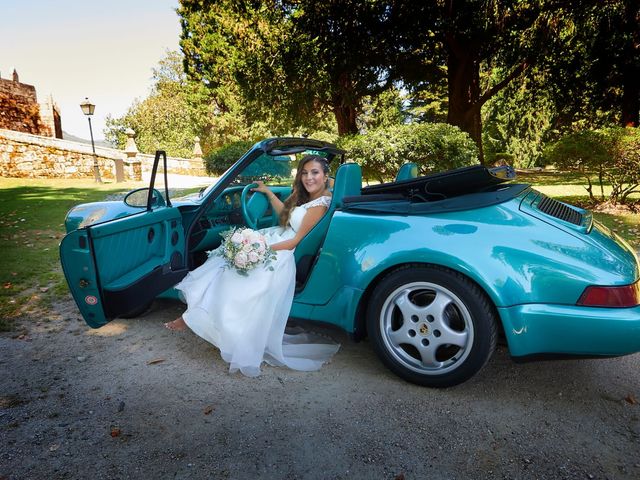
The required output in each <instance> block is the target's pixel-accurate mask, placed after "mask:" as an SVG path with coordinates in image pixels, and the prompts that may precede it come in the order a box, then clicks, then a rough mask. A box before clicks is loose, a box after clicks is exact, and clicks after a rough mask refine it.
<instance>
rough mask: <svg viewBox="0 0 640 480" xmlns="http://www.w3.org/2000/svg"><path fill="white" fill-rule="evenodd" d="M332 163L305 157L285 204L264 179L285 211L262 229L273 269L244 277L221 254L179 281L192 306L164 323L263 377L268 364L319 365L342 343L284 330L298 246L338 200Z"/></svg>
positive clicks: (277, 206)
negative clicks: (189, 332) (331, 185)
mask: <svg viewBox="0 0 640 480" xmlns="http://www.w3.org/2000/svg"><path fill="white" fill-rule="evenodd" d="M328 173H329V166H328V164H327V161H326V160H325V159H324V158H323V157H321V156H319V155H306V156H304V157H303V158H302V160H301V161H300V163H299V165H298V170H297V173H296V177H295V180H294V184H293V189H292V193H291V195H290V196H289V197H288V198H287V199H286V200H285V201H284V202H282V201H280V199H279V198H278V197H277V196H276V195H275V194H274V193H273V192H272V191H271V190H270V189H269V188H268V187H267V186H266V185H264V183H263V182H256V183H257V184H258V186H257V187H256V188H254V189H253V191H255V192H260V193H263V194H265V195H266V196H267V198H268V199H269V202H270V204H271V207H272V208H273V209H274V210H275V211H276V213H278V215H279V218H280V226H276V227H270V228H266V229H262V230H260V233H262V234H263V235H264V236H265V238H266V239H267V243H268V244H269V245H270V247H271V249H272V250H274V251H275V252H276V255H277V258H276V260H275V261H274V262H272V263H271V265H270V266H271V267H273V270H271V269H267V268H264V267H262V266H258V267H256V268H254V269H252V270H250V271H249V272H248V276H242V275H239V274H238V273H237V272H236V271H235V270H234V269H230V268H225V265H226V263H225V260H224V259H223V257H222V256H218V255H210V256H209V258H208V260H207V261H206V262H205V263H204V264H203V265H201V266H200V267H198V268H197V269H195V270H193V271H192V272H190V273H189V274H188V275H187V276H186V277H185V278H184V279H183V280H182V282H180V283H179V284H178V285H176V287H175V288H176V289H178V290H179V291H180V293H181V296H182V297H183V298H184V300H185V302H186V304H187V310H186V311H185V312H184V313H183V314H182V316H181V317H179V318H177V319H176V320H174V321H173V322H169V323H167V324H165V326H166V327H167V328H169V329H170V330H183V329H184V328H185V327H186V326H188V327H189V328H190V329H191V330H192V331H193V332H194V333H196V334H197V335H199V336H200V337H202V338H203V339H205V340H207V341H208V342H210V343H212V344H213V345H215V346H216V347H218V348H219V349H220V353H221V355H222V358H223V359H224V360H225V361H226V362H228V363H229V371H230V372H235V371H237V370H240V371H241V372H242V373H243V374H244V375H247V376H251V377H253V376H257V375H259V374H260V365H261V363H262V362H263V361H265V362H267V363H268V364H270V365H277V366H287V367H289V368H292V369H295V370H306V371H309V370H317V369H319V368H320V367H321V366H322V364H323V363H325V362H327V361H328V360H329V359H330V358H331V357H332V356H333V354H335V353H336V352H337V351H338V348H339V347H340V346H339V345H338V344H335V343H332V342H330V341H329V340H327V339H325V338H323V337H320V336H317V335H314V334H311V333H306V332H301V333H297V334H293V335H290V334H287V333H285V327H286V324H287V318H288V316H289V311H290V309H291V304H292V302H293V293H294V289H295V274H296V265H295V259H294V256H293V250H294V249H295V248H296V246H297V245H298V243H299V242H300V240H302V239H303V238H304V236H305V235H306V234H307V233H309V231H310V230H311V229H312V228H313V227H314V225H315V224H316V223H318V221H319V220H320V219H321V218H322V216H323V215H324V214H325V213H326V211H327V208H328V207H329V204H330V203H331V193H330V192H329V191H328V189H327V187H328V182H329V176H328Z"/></svg>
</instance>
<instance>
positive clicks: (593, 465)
mask: <svg viewBox="0 0 640 480" xmlns="http://www.w3.org/2000/svg"><path fill="white" fill-rule="evenodd" d="M180 312H181V307H180V305H179V304H176V303H172V302H168V301H157V302H156V303H155V304H154V306H153V308H152V310H151V311H150V312H149V313H147V314H146V315H145V316H143V317H141V318H138V319H135V320H117V321H114V322H112V323H111V324H109V325H108V326H106V327H103V328H102V329H100V330H91V329H89V328H88V327H87V326H86V325H85V324H84V322H83V321H80V320H79V316H78V313H77V310H76V309H75V305H73V304H72V303H71V302H65V303H62V304H60V305H57V306H55V307H54V308H52V309H51V311H50V312H46V313H43V314H41V315H38V316H37V317H34V318H28V319H25V320H24V321H23V325H25V326H26V328H27V331H28V333H27V334H26V335H23V336H20V337H18V336H17V335H16V334H13V335H11V334H4V335H3V336H2V337H0V349H1V357H0V363H1V365H0V385H1V387H0V432H1V435H2V442H0V479H1V480H5V479H12V480H13V479H67V478H69V479H76V478H77V479H89V478H97V479H121V478H152V479H165V478H168V479H171V478H177V479H183V478H184V479H186V478H189V479H200V478H202V479H205V478H213V479H255V478H268V479H271V478H273V479H297V478H300V479H360V478H362V479H403V478H404V479H407V480H408V479H441V478H442V479H454V478H461V479H464V478H472V479H476V478H510V479H511V478H513V479H528V478H531V479H534V478H539V479H556V478H560V479H562V478H568V479H574V478H576V479H589V478H597V479H601V478H608V479H638V478H640V404H639V403H638V402H640V369H639V367H640V355H639V354H636V355H632V356H628V357H622V358H617V359H604V360H575V361H573V360H572V361H562V362H541V363H529V364H515V363H513V362H512V361H511V360H510V358H509V355H508V353H507V352H506V349H505V348H504V347H499V349H498V351H497V352H496V353H495V354H494V356H493V357H492V359H491V361H490V363H489V364H488V365H487V367H485V369H484V370H482V371H481V372H480V374H479V375H477V376H476V377H475V378H474V379H472V380H471V381H469V382H467V383H465V384H463V385H460V386H458V387H455V388H450V389H446V390H432V389H427V388H421V387H417V386H414V385H411V384H408V383H406V382H404V381H402V380H400V379H399V378H397V377H395V376H394V375H393V374H391V373H390V372H389V371H387V370H386V369H385V368H384V366H383V365H382V364H381V363H380V362H379V361H378V360H377V358H376V357H375V355H374V354H373V351H372V349H371V347H370V345H369V344H368V343H367V342H366V341H365V342H362V343H358V344H353V343H349V341H348V339H347V338H346V336H345V335H344V334H342V333H340V332H336V331H331V330H329V331H328V332H329V333H330V334H331V335H332V336H333V337H334V338H336V339H337V340H339V341H340V342H342V344H343V346H342V348H341V350H340V352H339V353H338V354H337V355H336V356H335V358H334V359H333V361H332V362H331V363H330V364H328V365H326V366H325V367H324V368H323V369H322V370H321V371H319V372H315V373H301V372H294V371H290V370H286V369H282V368H273V367H265V368H264V369H263V375H262V376H260V377H259V378H257V379H250V378H244V377H242V376H240V375H237V374H236V375H229V374H228V373H227V367H226V365H225V364H224V363H223V362H222V360H221V359H220V356H219V354H218V352H217V351H216V350H215V349H214V348H213V347H212V346H210V345H209V344H207V343H206V342H204V341H202V340H201V339H199V338H198V337H196V336H195V335H193V334H192V333H190V332H179V333H177V332H169V331H167V330H165V329H164V328H163V327H162V323H163V322H165V321H167V320H170V319H173V318H175V317H176V316H177V315H178V314H179V313H180Z"/></svg>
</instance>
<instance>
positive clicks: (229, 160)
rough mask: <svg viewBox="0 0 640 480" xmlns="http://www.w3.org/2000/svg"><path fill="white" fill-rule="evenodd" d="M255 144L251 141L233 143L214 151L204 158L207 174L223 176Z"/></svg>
mask: <svg viewBox="0 0 640 480" xmlns="http://www.w3.org/2000/svg"><path fill="white" fill-rule="evenodd" d="M253 143H254V142H249V141H239V142H233V143H229V144H227V145H224V146H223V147H220V148H218V149H217V150H214V151H213V152H211V153H210V154H209V155H207V156H206V157H205V158H204V165H205V169H206V171H207V173H208V174H209V175H222V174H223V173H224V172H225V171H226V170H227V169H228V168H229V167H230V166H231V165H233V164H234V163H235V161H236V160H238V159H239V158H240V157H241V156H242V155H244V154H245V153H246V152H247V150H249V149H250V148H251V147H252V146H253Z"/></svg>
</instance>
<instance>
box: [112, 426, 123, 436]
mask: <svg viewBox="0 0 640 480" xmlns="http://www.w3.org/2000/svg"><path fill="white" fill-rule="evenodd" d="M120 433H121V430H120V429H119V428H118V427H111V436H112V437H113V438H116V437H119V436H120Z"/></svg>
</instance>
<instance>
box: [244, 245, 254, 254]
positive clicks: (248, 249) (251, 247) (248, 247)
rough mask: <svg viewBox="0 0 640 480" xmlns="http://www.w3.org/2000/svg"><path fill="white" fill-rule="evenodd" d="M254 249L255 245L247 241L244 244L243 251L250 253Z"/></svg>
mask: <svg viewBox="0 0 640 480" xmlns="http://www.w3.org/2000/svg"><path fill="white" fill-rule="evenodd" d="M252 250H253V245H251V244H250V243H245V244H244V245H243V246H242V251H243V252H247V253H249V252H250V251H252Z"/></svg>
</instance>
